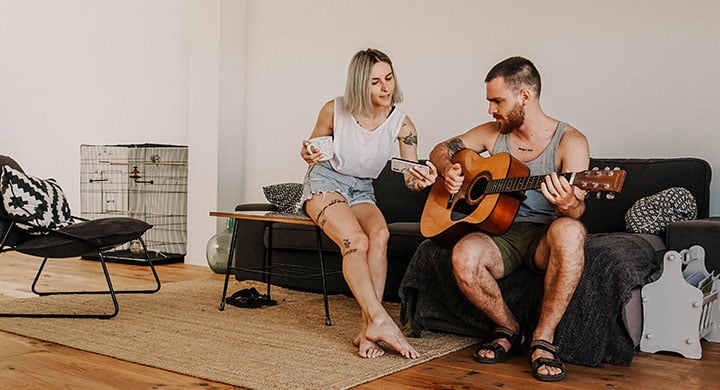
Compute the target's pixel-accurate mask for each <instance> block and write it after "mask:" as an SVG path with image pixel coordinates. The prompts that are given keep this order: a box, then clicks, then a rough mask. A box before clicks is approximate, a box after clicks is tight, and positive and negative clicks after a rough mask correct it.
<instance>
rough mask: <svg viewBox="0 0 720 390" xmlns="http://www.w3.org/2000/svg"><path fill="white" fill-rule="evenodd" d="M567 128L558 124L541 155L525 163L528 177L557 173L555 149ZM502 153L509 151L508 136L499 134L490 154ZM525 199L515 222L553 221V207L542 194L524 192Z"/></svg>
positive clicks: (562, 123)
mask: <svg viewBox="0 0 720 390" xmlns="http://www.w3.org/2000/svg"><path fill="white" fill-rule="evenodd" d="M565 127H567V123H565V122H560V123H558V125H557V128H556V129H555V134H554V135H553V138H552V139H551V140H550V143H549V144H548V145H547V147H546V148H545V150H543V152H542V154H540V155H539V156H538V157H537V158H535V159H533V160H531V161H528V162H526V163H525V165H527V167H528V168H530V176H541V175H547V174H549V173H551V172H558V167H557V158H556V156H557V149H558V145H559V144H560V139H561V138H562V135H563V132H564V131H565ZM502 152H508V153H510V154H512V152H511V151H510V147H509V145H508V134H500V136H499V137H498V139H497V140H496V141H495V145H494V146H493V151H492V154H498V153H502ZM525 195H527V198H526V199H525V200H524V201H523V202H522V203H521V204H520V209H519V210H518V213H517V215H516V216H515V222H535V223H545V224H547V223H550V222H552V221H553V220H555V206H553V205H552V204H550V202H548V201H547V199H545V197H544V196H543V194H542V192H540V190H539V189H537V190H527V191H525Z"/></svg>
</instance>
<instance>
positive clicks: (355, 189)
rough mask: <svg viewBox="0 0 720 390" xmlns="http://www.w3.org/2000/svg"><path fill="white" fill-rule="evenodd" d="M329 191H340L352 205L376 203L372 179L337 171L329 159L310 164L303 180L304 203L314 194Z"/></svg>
mask: <svg viewBox="0 0 720 390" xmlns="http://www.w3.org/2000/svg"><path fill="white" fill-rule="evenodd" d="M327 192H338V193H340V194H341V195H342V196H344V197H345V199H346V200H347V202H348V205H350V206H353V205H356V204H361V203H372V204H375V189H374V188H373V185H372V179H369V178H357V177H354V176H348V175H345V174H342V173H340V172H337V171H336V170H334V169H333V168H332V166H330V162H328V161H323V162H321V163H319V164H313V165H311V166H309V167H308V170H307V173H306V174H305V180H304V181H303V194H302V202H303V205H304V202H305V201H306V200H308V199H310V198H311V197H312V196H313V195H314V194H319V193H327ZM302 208H303V209H304V207H302Z"/></svg>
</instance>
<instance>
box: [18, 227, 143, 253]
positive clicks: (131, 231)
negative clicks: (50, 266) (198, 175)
mask: <svg viewBox="0 0 720 390" xmlns="http://www.w3.org/2000/svg"><path fill="white" fill-rule="evenodd" d="M151 227H152V225H150V224H148V223H146V222H145V221H141V220H139V219H134V218H123V217H117V218H101V219H95V220H92V221H85V222H78V223H75V224H73V225H70V226H67V227H64V228H62V229H60V230H58V231H52V232H50V234H48V235H44V236H31V237H30V238H29V239H28V240H26V241H24V242H22V243H20V244H18V245H17V246H16V247H15V250H17V251H18V252H21V253H25V254H28V255H33V256H39V257H52V258H64V257H77V256H83V255H89V254H94V253H96V252H97V251H98V250H105V249H111V248H114V247H116V246H118V245H121V244H124V243H126V242H128V241H131V240H135V239H138V238H140V237H141V236H142V235H143V234H144V233H145V232H146V231H147V230H148V229H150V228H151Z"/></svg>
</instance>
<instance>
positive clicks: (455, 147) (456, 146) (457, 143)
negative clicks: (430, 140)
mask: <svg viewBox="0 0 720 390" xmlns="http://www.w3.org/2000/svg"><path fill="white" fill-rule="evenodd" d="M445 147H446V148H447V151H448V158H449V159H450V160H452V158H453V156H454V155H455V153H457V152H459V151H461V150H462V149H465V144H464V143H463V142H462V140H461V139H460V138H453V139H451V140H449V141H447V142H445Z"/></svg>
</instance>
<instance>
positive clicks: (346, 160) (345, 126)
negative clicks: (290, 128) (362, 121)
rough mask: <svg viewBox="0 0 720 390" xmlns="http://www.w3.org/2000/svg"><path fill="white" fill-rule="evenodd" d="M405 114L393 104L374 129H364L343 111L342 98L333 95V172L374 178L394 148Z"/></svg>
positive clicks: (331, 162) (331, 161)
mask: <svg viewBox="0 0 720 390" xmlns="http://www.w3.org/2000/svg"><path fill="white" fill-rule="evenodd" d="M404 119H405V113H404V112H402V111H401V110H400V109H398V108H397V107H393V110H392V112H391V113H390V115H389V116H388V117H387V118H386V119H385V122H383V123H382V124H381V125H380V126H378V128H377V129H375V130H373V131H370V130H366V129H363V128H362V127H360V125H359V124H358V123H357V121H356V120H355V118H354V117H353V116H352V115H350V113H349V112H347V111H346V110H345V106H344V105H343V99H342V97H336V98H335V113H334V120H333V127H334V129H333V148H334V150H335V157H333V158H332V159H331V160H330V164H331V165H332V167H333V169H335V170H336V171H338V172H340V173H342V174H345V175H348V176H354V177H359V178H371V179H376V178H377V177H378V176H379V175H380V172H382V170H383V168H384V167H385V164H386V163H387V160H388V159H389V158H390V156H391V155H392V152H393V149H394V148H397V137H398V134H399V133H400V128H401V127H402V124H403V120H404Z"/></svg>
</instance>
